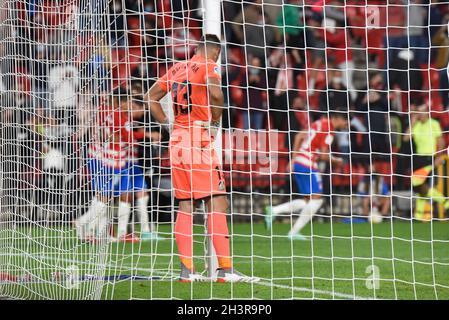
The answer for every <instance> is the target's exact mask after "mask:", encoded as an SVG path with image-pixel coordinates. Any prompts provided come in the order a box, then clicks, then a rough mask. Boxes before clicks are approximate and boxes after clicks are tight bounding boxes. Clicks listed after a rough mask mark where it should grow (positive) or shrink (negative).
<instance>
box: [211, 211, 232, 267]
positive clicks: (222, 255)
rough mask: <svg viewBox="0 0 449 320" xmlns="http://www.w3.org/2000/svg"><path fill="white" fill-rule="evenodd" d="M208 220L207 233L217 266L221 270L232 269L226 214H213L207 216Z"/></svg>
mask: <svg viewBox="0 0 449 320" xmlns="http://www.w3.org/2000/svg"><path fill="white" fill-rule="evenodd" d="M209 219H210V220H209V223H208V232H209V234H210V235H212V243H213V244H214V248H215V253H216V254H217V257H218V265H219V267H220V268H222V269H230V268H232V262H231V250H230V245H229V231H228V223H227V221H226V214H225V213H221V212H213V213H211V214H209Z"/></svg>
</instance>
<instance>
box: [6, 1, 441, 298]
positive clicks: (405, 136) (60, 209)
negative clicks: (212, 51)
mask: <svg viewBox="0 0 449 320" xmlns="http://www.w3.org/2000/svg"><path fill="white" fill-rule="evenodd" d="M448 8H449V1H447V0H443V1H439V2H438V3H434V2H428V1H403V0H389V1H384V0H363V1H356V0H345V1H337V0H326V1H322V0H255V1H234V0H161V1H159V0H149V1H141V0H33V1H31V0H15V1H13V0H0V123H1V126H0V299H1V298H2V297H5V298H13V299H72V300H73V299H242V298H243V299H365V298H367V299H448V298H449V273H448V272H447V268H448V267H449V255H448V254H447V252H448V250H447V246H448V245H449V240H448V234H449V224H447V221H449V220H448V219H449V217H448V212H447V208H448V207H449V202H448V200H447V199H448V198H449V178H448V177H449V161H448V157H447V151H446V149H447V144H448V142H449V140H448V136H447V133H448V130H449V117H448V116H447V112H448V111H447V110H448V108H449V80H448V78H449V74H448V72H449V71H448V70H449V69H448V68H449V55H448V52H449V33H448V30H447V26H448V22H449V18H448V17H449V9H448ZM208 33H212V34H215V35H217V36H218V37H219V38H220V39H221V41H222V52H221V57H220V59H219V61H218V65H219V66H220V68H221V70H220V72H221V75H222V84H223V88H222V89H223V92H224V94H225V109H224V112H223V119H222V130H220V132H219V135H218V136H217V138H216V141H215V148H216V149H217V152H218V154H219V155H220V160H221V163H222V167H223V172H224V175H225V179H226V189H227V192H228V200H229V203H230V209H229V212H228V223H229V230H230V242H231V255H232V258H233V264H234V267H235V268H236V270H238V271H241V272H242V273H244V274H246V275H249V276H255V277H258V278H260V279H261V281H260V282H257V283H249V284H245V283H232V284H229V285H227V284H226V285H222V284H217V283H215V282H214V280H215V279H216V274H215V270H216V269H217V267H218V263H217V257H216V254H215V251H214V247H213V244H212V241H211V236H210V235H208V234H207V214H205V212H203V211H205V209H202V208H200V207H199V208H197V210H198V212H195V214H194V225H193V226H192V228H193V229H192V231H193V235H194V240H193V241H194V243H193V251H194V262H195V266H196V268H197V271H198V272H200V273H203V274H207V276H208V278H209V280H208V281H205V282H198V283H187V284H185V283H179V282H178V277H179V273H180V271H181V270H180V267H179V254H178V250H177V246H176V242H175V240H174V227H173V224H174V220H175V212H176V210H177V207H176V202H175V200H174V195H173V187H172V182H171V179H172V177H171V172H170V161H169V155H168V134H167V133H166V132H165V131H164V130H163V129H162V128H161V126H160V125H159V124H158V123H156V122H155V120H154V119H152V118H151V117H150V115H149V113H148V112H144V111H143V110H142V108H143V107H144V102H143V101H142V99H143V96H144V93H145V92H146V90H148V88H149V87H150V86H151V85H152V84H153V83H154V82H155V81H156V80H157V79H158V78H159V77H161V76H163V75H164V74H165V72H166V71H167V70H168V69H169V68H170V67H171V66H172V65H173V64H174V63H176V62H178V61H182V60H185V59H188V58H190V57H191V56H192V55H193V54H194V47H195V46H196V45H197V44H198V42H199V39H200V37H201V36H202V35H203V34H208ZM119 94H120V95H121V96H120V99H122V100H117V99H119V98H118V95H119ZM117 101H119V102H117ZM120 101H121V102H120ZM123 101H126V106H125V104H123V105H122V102H123ZM162 105H163V108H164V110H165V112H166V113H167V114H168V116H169V119H170V121H171V122H172V121H173V117H174V115H173V110H172V101H171V97H170V94H168V95H167V96H166V97H164V99H163V100H162ZM130 106H131V107H130ZM339 107H347V109H349V112H343V114H344V116H345V117H346V120H347V121H348V123H349V127H348V128H347V129H346V130H345V129H342V130H340V131H338V130H336V129H335V128H330V129H329V131H330V133H332V134H333V135H334V139H333V142H332V143H331V144H330V145H329V152H328V151H326V150H325V149H321V147H322V145H320V146H319V147H320V148H316V149H313V148H315V147H316V146H315V145H314V142H313V139H314V138H315V137H317V136H318V138H320V137H321V136H323V135H324V136H326V137H325V139H324V138H323V140H320V143H321V144H323V145H324V144H326V143H327V142H328V141H329V140H328V139H329V138H327V135H328V134H329V132H328V130H327V129H326V128H324V127H323V126H325V125H324V124H328V125H329V126H334V125H335V124H338V123H337V122H335V123H334V121H333V120H332V119H333V117H334V115H335V112H334V111H335V109H338V108H339ZM123 108H125V109H123ZM130 108H131V109H132V110H131V109H130ZM343 109H344V108H343ZM105 110H106V112H110V113H112V112H116V111H117V110H119V111H120V112H122V111H123V113H122V115H123V116H124V117H127V119H128V120H129V121H128V122H127V124H126V125H125V126H127V128H128V129H129V130H133V131H135V132H137V131H140V132H147V133H150V132H152V138H151V139H152V141H150V139H149V138H148V139H146V140H145V139H144V140H142V141H137V142H135V143H134V144H133V146H132V150H133V152H134V153H133V152H130V153H129V154H128V155H129V159H128V160H129V161H130V162H132V161H131V158H135V159H134V160H135V162H133V163H134V164H135V165H136V168H139V170H141V171H142V173H138V174H136V173H133V177H135V176H136V175H143V176H144V178H145V183H146V188H144V189H145V190H143V191H144V193H145V195H146V196H147V197H148V199H149V200H148V206H147V208H148V212H149V225H150V227H151V228H150V230H151V232H150V233H151V234H152V236H153V237H154V238H150V239H144V237H143V233H144V231H143V227H142V226H143V223H145V221H143V222H142V216H141V215H140V211H139V210H140V209H141V208H139V204H138V203H140V202H138V196H137V194H138V191H142V190H140V189H139V190H138V191H136V190H134V191H133V192H134V193H131V195H130V196H129V199H128V201H129V206H130V208H131V209H130V210H131V212H130V214H131V215H130V218H129V221H128V229H127V232H129V235H132V236H133V237H130V239H132V240H133V241H134V240H136V239H137V240H136V241H135V242H134V243H131V242H129V241H128V242H125V241H121V240H122V239H115V238H114V236H115V235H116V233H117V221H118V220H119V219H120V218H119V217H118V211H120V209H117V205H118V206H119V207H120V205H121V204H118V203H119V202H123V201H124V200H123V199H122V198H120V199H119V196H114V197H108V198H107V199H106V200H105V201H104V202H105V206H106V208H107V209H106V210H107V211H106V212H107V217H108V235H103V236H101V237H99V238H95V239H88V240H89V241H81V240H80V239H79V238H78V235H77V231H76V229H75V226H74V224H73V222H74V221H75V220H76V218H78V217H80V216H83V215H84V214H85V213H86V212H87V211H88V209H89V207H90V205H91V204H92V202H93V199H94V197H95V196H97V195H98V193H96V191H95V186H94V181H93V177H94V176H95V174H93V173H92V172H90V170H91V166H90V164H89V163H90V160H92V159H91V157H92V156H91V153H90V151H89V150H90V148H91V147H92V146H93V145H94V144H95V143H104V144H108V143H110V142H111V141H115V140H114V139H116V135H117V133H118V131H120V130H121V129H122V128H117V127H108V128H106V127H105V125H104V124H103V123H99V120H98V119H99V117H100V115H101V114H102V113H101V112H104V111H105ZM338 110H340V109H338ZM339 112H340V111H339ZM337 113H338V112H337ZM322 119H324V120H323V121H322V122H320V123H318V122H316V121H321V120H322ZM430 119H433V120H430ZM329 123H331V124H329ZM103 129H109V130H110V131H108V132H109V133H108V134H106V135H101V134H98V132H99V131H98V130H103ZM334 129H335V130H334ZM334 131H335V132H334ZM337 131H338V132H337ZM102 132H103V131H102ZM301 134H302V135H301ZM155 137H156V138H155ZM318 138H317V139H318ZM99 139H102V140H99ZM320 139H321V138H320ZM159 140H160V141H159ZM295 141H296V142H295ZM307 141H309V143H306V142H307ZM119 143H121V144H122V145H125V146H128V145H126V141H122V140H120V141H119ZM434 145H437V146H435V147H434ZM299 149H301V152H299V151H300V150H299ZM120 151H122V149H120ZM298 152H299V153H298ZM308 152H309V153H310V154H312V156H311V159H309V160H310V162H311V163H312V162H314V161H315V158H317V159H318V158H320V159H319V160H316V162H317V164H316V167H315V166H314V163H312V164H311V166H312V167H313V169H314V171H316V172H317V173H316V174H315V175H316V176H314V177H313V178H311V174H310V168H308V170H309V171H307V172H304V171H302V172H300V171H299V170H304V169H303V168H301V166H297V164H295V163H297V162H298V161H299V162H301V161H304V157H307V155H306V156H305V155H304V154H307V153H308ZM300 153H302V157H303V160H298V157H299V158H301V155H300ZM328 154H330V156H331V157H335V158H341V161H334V162H333V163H331V162H330V160H329V159H327V157H326V155H328ZM102 160H104V159H102ZM105 179H106V180H107V179H116V178H111V177H110V176H107V175H106V178H105ZM301 179H302V180H301ZM314 179H316V180H314ZM115 182H116V181H115V180H114V181H112V180H111V183H112V184H114V183H115ZM193 187H194V186H193ZM320 188H322V190H321V191H317V190H318V189H320ZM309 189H311V190H313V192H312V193H313V194H314V195H313V199H317V198H316V197H315V196H316V194H320V195H321V199H322V200H323V205H322V206H321V207H320V208H317V212H316V213H315V214H314V215H313V217H311V219H310V222H309V223H308V224H306V226H305V227H304V228H303V229H301V236H299V235H297V237H296V238H295V237H289V234H288V232H289V230H291V229H292V227H293V226H294V225H295V223H296V222H297V220H298V218H299V217H300V216H301V214H306V213H307V212H302V208H303V207H304V206H305V204H306V203H307V201H308V200H310V199H312V198H311V197H310V192H309V191H308V190H309ZM303 200H304V201H303ZM288 202H291V203H290V204H286V203H288ZM280 204H284V205H283V206H282V207H278V205H280ZM139 238H140V239H139ZM84 240H86V239H84ZM91 240H92V241H91Z"/></svg>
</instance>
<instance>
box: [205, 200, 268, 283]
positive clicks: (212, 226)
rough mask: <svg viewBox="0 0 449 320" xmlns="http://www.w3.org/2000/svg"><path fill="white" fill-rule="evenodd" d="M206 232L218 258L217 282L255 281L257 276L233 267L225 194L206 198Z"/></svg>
mask: <svg viewBox="0 0 449 320" xmlns="http://www.w3.org/2000/svg"><path fill="white" fill-rule="evenodd" d="M206 207H207V211H208V214H209V215H208V225H207V228H208V233H209V235H210V236H211V237H212V243H213V245H214V249H215V253H216V255H217V259H218V274H217V282H257V281H259V280H260V279H259V278H257V277H251V276H246V275H244V274H242V273H240V272H238V271H237V270H235V269H234V266H233V263H232V257H231V249H230V240H229V230H228V223H227V220H226V213H227V211H228V208H229V203H228V199H227V197H226V196H225V195H218V196H212V197H210V198H208V199H207V200H206Z"/></svg>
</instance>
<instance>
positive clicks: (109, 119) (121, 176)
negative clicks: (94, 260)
mask: <svg viewBox="0 0 449 320" xmlns="http://www.w3.org/2000/svg"><path fill="white" fill-rule="evenodd" d="M135 110H136V105H133V103H132V102H131V100H130V99H129V95H128V93H127V92H126V91H124V90H121V89H118V90H116V91H115V92H114V102H113V104H112V107H110V106H107V105H106V106H103V107H102V108H101V109H100V110H99V111H98V114H97V117H96V125H95V129H94V132H93V143H92V144H91V145H90V146H89V160H88V168H89V174H90V178H91V179H92V180H91V182H92V188H93V190H94V191H95V196H94V198H93V199H92V203H91V205H90V207H89V209H88V211H87V212H86V213H85V214H84V215H83V216H81V217H79V218H78V219H77V220H76V221H75V226H76V230H77V235H78V237H79V238H80V239H81V240H95V239H98V238H100V239H101V238H103V237H109V228H108V226H109V222H110V221H109V219H108V215H107V203H108V202H109V201H110V199H111V198H112V197H120V201H119V208H118V228H117V240H118V241H125V242H136V241H139V240H140V239H139V238H138V237H136V236H135V235H134V234H128V233H127V226H128V221H129V217H130V214H131V203H132V201H133V200H134V196H135V198H136V199H135V200H136V204H137V206H136V207H137V214H138V215H139V220H140V222H141V237H142V238H143V239H158V238H157V237H155V236H154V235H153V234H152V232H151V226H150V223H149V217H148V199H149V197H148V195H147V193H146V190H147V185H146V183H145V179H144V173H143V168H141V167H139V166H137V165H136V161H135V160H136V159H135V158H136V154H135V153H136V151H135V148H134V144H135V143H136V142H137V141H139V140H143V139H145V138H146V139H150V140H151V139H153V133H151V132H145V131H133V130H132V127H131V119H130V116H131V118H132V115H133V113H134V112H135ZM137 110H138V108H137ZM111 239H112V240H115V239H114V238H111Z"/></svg>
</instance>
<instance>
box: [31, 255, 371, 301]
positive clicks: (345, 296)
mask: <svg viewBox="0 0 449 320" xmlns="http://www.w3.org/2000/svg"><path fill="white" fill-rule="evenodd" d="M36 257H39V258H41V259H45V260H52V259H54V257H49V256H42V255H41V256H36ZM61 260H62V261H65V262H69V263H76V262H79V263H82V264H87V265H93V263H90V262H86V261H83V262H80V261H76V260H73V259H66V258H63V259H61ZM106 267H110V268H116V269H117V267H116V266H114V265H111V264H108V265H107V266H106ZM122 267H123V266H122ZM125 267H127V268H128V269H129V268H133V266H128V265H125ZM133 269H135V270H139V271H151V272H152V273H154V274H159V275H163V276H161V277H164V276H165V277H167V279H163V278H162V279H160V280H156V281H174V279H176V276H175V275H173V274H170V273H169V272H163V271H157V270H150V269H143V268H133ZM120 271H123V270H120ZM253 284H254V285H260V286H265V287H276V288H280V289H286V290H293V291H299V292H308V293H312V294H322V295H328V296H331V297H338V298H343V299H351V300H354V299H355V300H372V299H373V298H368V297H361V296H356V295H350V294H346V293H340V292H336V291H327V290H320V289H310V288H304V287H295V286H288V285H283V284H278V283H271V282H266V281H259V282H253Z"/></svg>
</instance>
